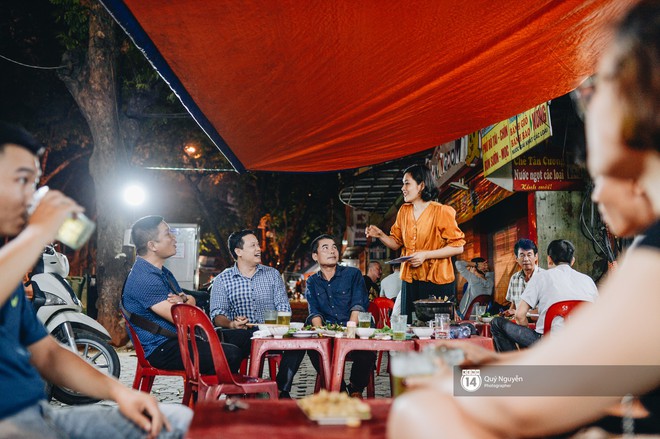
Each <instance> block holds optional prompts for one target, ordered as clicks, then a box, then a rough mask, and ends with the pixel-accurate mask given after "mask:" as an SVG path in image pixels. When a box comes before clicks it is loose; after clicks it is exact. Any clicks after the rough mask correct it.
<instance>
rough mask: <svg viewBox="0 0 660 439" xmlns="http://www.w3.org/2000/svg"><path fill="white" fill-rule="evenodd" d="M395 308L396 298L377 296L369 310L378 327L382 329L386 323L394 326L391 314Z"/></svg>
mask: <svg viewBox="0 0 660 439" xmlns="http://www.w3.org/2000/svg"><path fill="white" fill-rule="evenodd" d="M392 309H394V300H392V299H388V298H387V297H376V298H375V299H374V300H373V302H371V304H370V305H369V312H370V313H371V314H372V315H373V316H374V319H375V320H376V328H378V329H381V328H382V327H383V326H384V325H387V326H392V325H391V323H390V315H391V314H392Z"/></svg>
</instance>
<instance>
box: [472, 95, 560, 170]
mask: <svg viewBox="0 0 660 439" xmlns="http://www.w3.org/2000/svg"><path fill="white" fill-rule="evenodd" d="M551 135H552V127H551V125H550V109H549V107H548V104H547V102H545V103H543V104H541V105H538V106H536V107H534V108H532V109H531V110H527V111H525V112H523V113H520V114H518V115H516V116H513V117H510V118H509V119H507V120H504V121H502V122H499V123H496V124H495V125H491V126H489V127H486V128H484V129H482V130H481V149H482V153H483V161H484V176H487V175H489V174H491V173H492V172H493V171H495V170H497V169H499V168H501V167H502V166H504V165H505V164H507V163H509V162H510V161H512V160H513V159H514V158H516V157H518V156H519V155H521V154H523V153H524V152H525V151H528V150H530V149H531V148H532V147H533V146H535V145H537V144H539V143H540V142H541V141H543V140H545V139H547V138H549V137H550V136H551Z"/></svg>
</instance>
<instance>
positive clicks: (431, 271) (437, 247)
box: [365, 165, 465, 323]
mask: <svg viewBox="0 0 660 439" xmlns="http://www.w3.org/2000/svg"><path fill="white" fill-rule="evenodd" d="M401 191H402V192H403V201H404V202H405V204H404V205H403V206H401V208H400V209H399V212H398V213H397V215H396V222H395V223H394V225H393V226H392V229H391V230H390V234H389V235H386V234H385V233H384V232H383V231H382V230H380V229H379V228H378V227H376V226H373V225H370V226H367V229H366V231H365V232H366V234H367V237H370V236H371V237H374V238H378V239H380V240H381V242H382V243H383V244H385V245H386V246H387V247H388V248H390V249H392V250H395V251H396V250H399V249H400V248H401V247H403V251H402V252H401V256H410V259H409V260H407V261H406V262H404V263H403V264H402V266H401V280H402V281H403V284H402V288H401V295H402V297H401V314H405V315H407V316H408V322H409V323H410V322H411V321H412V312H413V311H414V308H413V302H414V301H415V300H420V299H427V298H428V297H429V296H430V295H435V296H439V297H442V296H448V297H450V299H451V300H453V299H454V296H455V294H456V290H455V287H454V268H453V266H452V263H451V257H452V256H456V255H460V254H461V253H463V245H465V239H464V238H465V234H464V233H463V232H462V231H461V229H459V228H458V224H456V211H455V210H454V209H453V208H452V207H451V206H447V205H444V204H440V203H438V202H436V201H432V200H434V199H436V198H437V197H438V194H439V192H438V188H437V187H436V186H435V182H434V180H433V177H432V175H431V171H429V169H428V168H427V167H426V166H423V165H413V166H410V167H408V168H407V169H406V170H405V171H404V174H403V186H402V187H401Z"/></svg>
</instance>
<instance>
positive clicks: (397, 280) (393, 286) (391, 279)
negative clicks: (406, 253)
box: [380, 264, 401, 300]
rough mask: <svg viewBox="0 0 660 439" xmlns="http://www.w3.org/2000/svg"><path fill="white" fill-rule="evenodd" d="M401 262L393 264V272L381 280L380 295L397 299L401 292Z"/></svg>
mask: <svg viewBox="0 0 660 439" xmlns="http://www.w3.org/2000/svg"><path fill="white" fill-rule="evenodd" d="M400 268H401V264H392V273H391V274H389V275H387V276H386V277H385V279H383V280H381V281H380V297H387V298H388V299H393V300H394V299H396V296H398V295H399V293H400V292H401V276H400V274H399V269H400Z"/></svg>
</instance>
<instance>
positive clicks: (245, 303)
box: [211, 230, 305, 398]
mask: <svg viewBox="0 0 660 439" xmlns="http://www.w3.org/2000/svg"><path fill="white" fill-rule="evenodd" d="M228 246H229V251H230V252H231V255H232V256H233V257H234V260H235V261H236V263H235V264H234V266H233V267H229V268H227V269H226V270H225V271H223V272H222V273H220V274H219V275H218V276H217V277H216V278H215V280H214V281H213V288H212V289H211V319H213V322H214V323H215V325H216V326H219V327H222V328H225V329H224V330H223V336H224V340H225V341H226V342H228V343H231V344H235V345H236V346H238V347H239V348H240V349H241V351H242V353H243V357H244V358H247V357H248V356H249V355H250V347H251V341H250V338H251V336H252V332H254V330H253V329H248V328H247V326H246V325H247V324H248V323H264V311H267V310H277V311H288V312H291V306H290V305H289V298H288V296H287V294H286V289H285V287H284V281H283V280H282V276H281V275H280V273H279V271H277V270H276V269H274V268H272V267H267V266H265V265H262V264H261V246H260V245H259V240H258V239H257V236H256V235H255V233H254V231H252V230H241V231H240V232H235V233H232V234H231V235H230V236H229V239H228ZM304 356H305V351H285V352H284V353H283V354H282V361H281V363H280V369H279V371H278V372H277V378H276V381H277V387H278V389H279V390H280V398H290V395H289V392H290V391H291V385H292V384H293V377H294V375H295V374H296V372H297V371H298V368H299V367H300V363H301V362H302V360H303V358H304Z"/></svg>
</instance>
